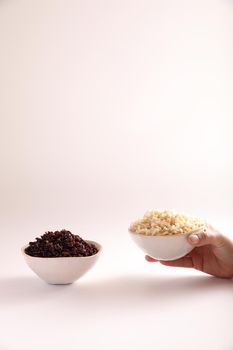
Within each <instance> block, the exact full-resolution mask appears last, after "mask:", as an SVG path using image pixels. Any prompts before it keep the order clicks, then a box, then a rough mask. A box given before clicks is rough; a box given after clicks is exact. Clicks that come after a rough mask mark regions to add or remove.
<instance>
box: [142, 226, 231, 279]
mask: <svg viewBox="0 0 233 350" xmlns="http://www.w3.org/2000/svg"><path fill="white" fill-rule="evenodd" d="M187 239H188V241H189V243H190V244H192V245H193V246H194V247H195V248H194V249H193V250H192V251H191V252H190V253H189V254H187V255H186V256H184V257H183V258H180V259H177V260H173V261H162V260H160V261H159V260H156V259H153V258H151V257H150V256H148V255H146V260H147V261H149V262H158V261H159V262H160V263H161V264H162V265H166V266H176V267H191V268H194V269H196V270H199V271H202V272H205V273H208V274H210V275H213V276H216V277H222V278H233V241H231V240H230V239H229V238H227V237H226V236H224V235H223V234H221V233H220V232H218V231H217V230H216V229H214V228H213V227H212V226H211V225H207V226H206V227H205V228H204V229H201V230H200V231H198V232H197V233H195V234H191V235H190V236H189V237H188V238H187Z"/></svg>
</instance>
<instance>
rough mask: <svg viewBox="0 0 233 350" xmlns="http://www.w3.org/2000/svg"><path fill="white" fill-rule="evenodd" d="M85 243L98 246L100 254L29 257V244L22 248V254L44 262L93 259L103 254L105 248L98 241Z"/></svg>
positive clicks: (86, 240) (30, 256)
mask: <svg viewBox="0 0 233 350" xmlns="http://www.w3.org/2000/svg"><path fill="white" fill-rule="evenodd" d="M84 241H85V242H87V243H90V244H94V245H95V246H96V248H97V249H98V252H97V253H96V254H93V255H89V256H45V257H43V256H32V255H29V254H27V253H25V249H26V248H27V247H29V244H25V245H24V246H23V247H22V248H21V253H22V254H23V256H25V257H29V258H32V259H39V260H40V259H42V260H45V259H49V260H50V259H59V260H60V259H66V260H67V259H91V258H93V257H94V256H97V255H99V254H100V253H101V251H102V250H103V247H102V245H101V244H99V243H98V242H96V241H91V240H89V239H85V240H84Z"/></svg>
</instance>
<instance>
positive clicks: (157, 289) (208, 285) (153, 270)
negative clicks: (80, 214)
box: [0, 229, 233, 350]
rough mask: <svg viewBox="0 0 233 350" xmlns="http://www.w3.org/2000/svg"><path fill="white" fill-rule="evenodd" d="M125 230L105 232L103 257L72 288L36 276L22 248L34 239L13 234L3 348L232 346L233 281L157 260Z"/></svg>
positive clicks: (0, 301) (224, 349)
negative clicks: (149, 259)
mask: <svg viewBox="0 0 233 350" xmlns="http://www.w3.org/2000/svg"><path fill="white" fill-rule="evenodd" d="M5 232H6V235H7V231H5ZM119 232H120V231H118V230H117V229H116V230H115V232H112V234H111V235H109V237H107V235H106V234H105V235H104V236H103V237H102V241H101V243H102V244H103V248H104V249H103V252H102V256H101V257H100V260H99V261H98V262H97V264H96V265H95V266H94V268H93V269H92V270H91V271H90V272H89V273H88V274H87V275H85V276H84V277H83V278H82V279H80V280H79V281H77V282H76V283H74V284H72V285H66V286H53V285H48V284H46V283H44V282H43V281H41V280H40V279H39V278H38V277H37V276H35V274H34V273H33V272H32V271H31V270H30V269H29V268H28V267H27V266H26V264H25V262H24V260H23V258H22V256H21V254H20V251H19V249H18V246H19V244H22V243H23V244H24V243H25V242H23V240H26V236H25V237H22V236H23V234H22V233H21V235H20V234H19V236H18V238H17V239H16V238H14V242H13V241H10V236H8V241H7V244H5V246H7V247H8V248H9V246H11V249H12V250H11V252H10V253H9V254H8V255H7V254H6V249H5V250H4V249H3V247H2V255H1V279H0V310H1V312H0V324H1V336H0V349H1V350H20V349H25V350H29V349H30V350H31V349H33V350H37V349H38V350H39V349H66V348H68V349H71V350H73V349H103V350H104V349H120V348H122V349H131V348H133V349H146V348H148V349H149V348H150V349H160V350H162V349H189V350H192V349H193V350H194V349H195V350H196V349H212V350H232V349H233V332H232V324H233V280H225V279H218V278H214V277H211V276H208V275H205V274H202V273H199V272H198V271H192V270H189V269H178V268H168V267H165V266H161V265H159V264H150V263H148V262H146V261H145V260H144V255H143V253H142V252H141V251H140V250H139V249H138V248H137V247H136V246H135V245H134V243H133V242H131V241H130V239H129V237H128V236H127V235H125V234H122V233H121V234H120V233H119ZM97 236H98V233H97ZM100 236H101V235H100V234H99V239H98V240H99V241H100V240H101V237H100ZM27 237H28V235H27ZM92 238H93V237H92ZM96 240H97V238H96ZM23 244H22V245H23ZM4 256H5V258H4ZM7 256H8V257H7Z"/></svg>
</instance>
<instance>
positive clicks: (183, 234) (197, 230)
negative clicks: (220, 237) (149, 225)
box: [128, 225, 207, 239]
mask: <svg viewBox="0 0 233 350" xmlns="http://www.w3.org/2000/svg"><path fill="white" fill-rule="evenodd" d="M206 227H207V225H203V226H200V227H199V228H198V229H196V230H193V231H190V232H185V233H178V234H175V235H143V234H141V233H137V232H132V231H130V229H128V232H129V233H130V234H131V235H135V236H138V237H145V238H146V239H147V238H151V237H153V238H156V237H164V238H165V239H166V238H169V237H182V236H184V237H186V236H189V235H191V234H193V233H194V234H195V233H197V232H199V231H200V230H204V229H205V228H206Z"/></svg>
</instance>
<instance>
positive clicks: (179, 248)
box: [129, 229, 200, 260]
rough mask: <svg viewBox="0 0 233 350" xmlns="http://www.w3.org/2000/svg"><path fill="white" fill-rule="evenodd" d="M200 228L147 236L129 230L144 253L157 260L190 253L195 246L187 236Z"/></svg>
mask: <svg viewBox="0 0 233 350" xmlns="http://www.w3.org/2000/svg"><path fill="white" fill-rule="evenodd" d="M199 230H200V229H198V230H195V231H192V232H188V233H182V234H179V235H172V236H145V235H141V234H137V233H133V232H131V231H129V234H130V236H131V238H132V239H133V241H134V242H135V243H136V244H137V246H138V247H139V248H141V249H142V250H143V251H144V253H146V254H147V255H149V256H151V257H152V258H154V259H157V260H176V259H179V258H181V257H183V256H185V255H186V254H188V253H189V252H190V251H191V250H192V249H193V248H194V247H193V246H192V245H191V244H190V243H189V242H188V240H187V237H188V236H189V235H190V234H191V233H195V232H197V231H199Z"/></svg>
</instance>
